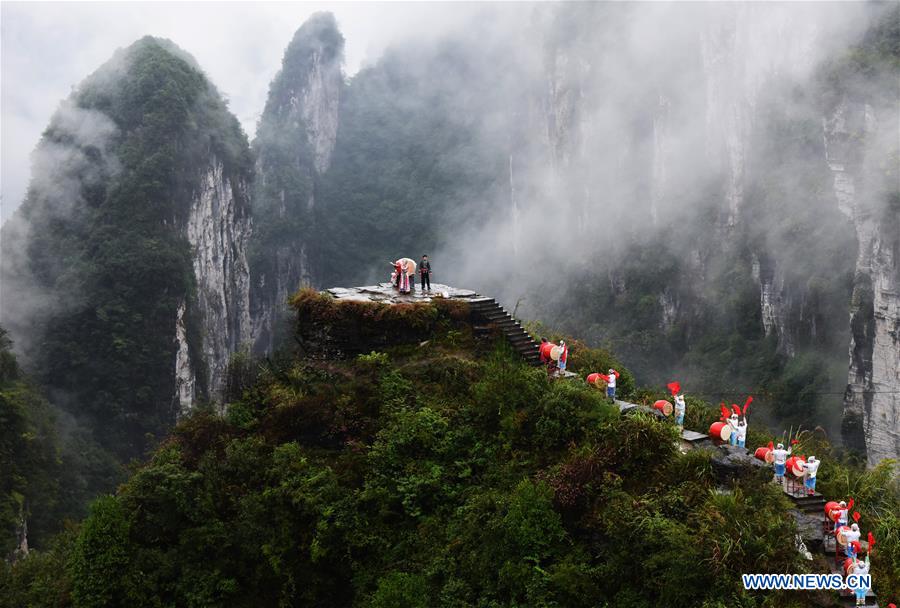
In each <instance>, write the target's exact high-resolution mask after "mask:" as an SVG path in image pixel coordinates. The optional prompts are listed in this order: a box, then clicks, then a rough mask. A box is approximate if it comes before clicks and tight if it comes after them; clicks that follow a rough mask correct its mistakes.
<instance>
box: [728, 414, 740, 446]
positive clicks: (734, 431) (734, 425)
mask: <svg viewBox="0 0 900 608" xmlns="http://www.w3.org/2000/svg"><path fill="white" fill-rule="evenodd" d="M728 426H730V427H731V435H729V437H728V443H730V444H731V445H737V440H738V415H737V414H732V415H731V417H730V418H728Z"/></svg>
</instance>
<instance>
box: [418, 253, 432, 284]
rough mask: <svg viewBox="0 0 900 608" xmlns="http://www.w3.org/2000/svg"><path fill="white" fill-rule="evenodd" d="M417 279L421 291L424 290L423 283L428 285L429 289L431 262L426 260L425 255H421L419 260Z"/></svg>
mask: <svg viewBox="0 0 900 608" xmlns="http://www.w3.org/2000/svg"><path fill="white" fill-rule="evenodd" d="M419 280H420V282H421V287H422V291H425V285H428V291H431V262H429V261H428V256H427V255H423V256H422V261H421V262H419Z"/></svg>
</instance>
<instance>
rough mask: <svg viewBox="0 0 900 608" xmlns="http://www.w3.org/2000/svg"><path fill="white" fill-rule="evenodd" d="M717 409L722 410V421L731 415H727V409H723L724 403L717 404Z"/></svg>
mask: <svg viewBox="0 0 900 608" xmlns="http://www.w3.org/2000/svg"><path fill="white" fill-rule="evenodd" d="M719 409H720V410H722V420H728V417H729V416H730V415H731V414H729V413H728V408H727V407H725V402H724V401H723V402H722V403H720V404H719Z"/></svg>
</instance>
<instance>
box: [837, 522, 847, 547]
mask: <svg viewBox="0 0 900 608" xmlns="http://www.w3.org/2000/svg"><path fill="white" fill-rule="evenodd" d="M849 531H850V526H841V527H840V528H838V529H837V532H835V533H834V536H835V538H837V542H838V543H839V544H840V545H841V546H842V547H846V546H847V537H846V536H844V534H846V533H847V532H849Z"/></svg>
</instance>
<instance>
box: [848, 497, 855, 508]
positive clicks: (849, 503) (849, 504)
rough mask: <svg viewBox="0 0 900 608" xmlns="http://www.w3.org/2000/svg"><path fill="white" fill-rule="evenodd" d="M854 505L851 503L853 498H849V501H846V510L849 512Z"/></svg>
mask: <svg viewBox="0 0 900 608" xmlns="http://www.w3.org/2000/svg"><path fill="white" fill-rule="evenodd" d="M854 504H855V503H854V502H853V497H852V496H851V497H850V500H848V501H847V510H848V511H849V510H850V509H852V508H853V505H854Z"/></svg>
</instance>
